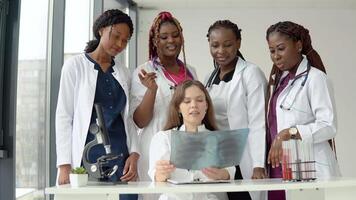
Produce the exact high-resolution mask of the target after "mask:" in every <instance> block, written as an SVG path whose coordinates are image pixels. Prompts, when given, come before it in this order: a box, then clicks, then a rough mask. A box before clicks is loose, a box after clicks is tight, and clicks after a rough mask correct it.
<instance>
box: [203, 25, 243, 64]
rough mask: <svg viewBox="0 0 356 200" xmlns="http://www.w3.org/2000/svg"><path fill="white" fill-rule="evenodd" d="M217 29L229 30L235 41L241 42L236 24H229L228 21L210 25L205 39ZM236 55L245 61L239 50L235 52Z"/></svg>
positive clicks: (239, 31) (239, 30)
mask: <svg viewBox="0 0 356 200" xmlns="http://www.w3.org/2000/svg"><path fill="white" fill-rule="evenodd" d="M219 28H225V29H230V30H231V31H232V32H233V33H234V34H235V36H236V40H241V29H239V27H238V26H237V24H235V23H233V22H231V21H230V20H218V21H216V22H214V24H212V25H211V26H210V27H209V29H208V33H207V34H206V37H207V38H208V39H209V36H210V33H211V32H212V31H213V30H215V29H219ZM237 55H238V56H239V57H241V58H242V59H243V60H245V58H244V57H243V55H242V53H241V52H240V50H237Z"/></svg>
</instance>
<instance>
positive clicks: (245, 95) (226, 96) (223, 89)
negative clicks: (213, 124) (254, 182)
mask: <svg viewBox="0 0 356 200" xmlns="http://www.w3.org/2000/svg"><path fill="white" fill-rule="evenodd" d="M207 37H208V41H209V47H210V53H211V56H212V57H213V62H214V67H215V69H214V71H213V72H212V73H210V74H209V75H208V78H207V79H206V87H207V89H208V91H209V94H210V96H211V98H212V101H213V105H214V110H215V116H216V120H217V125H218V128H219V129H220V130H229V129H238V128H249V130H250V132H249V136H248V142H247V145H246V147H245V151H244V154H243V157H242V160H241V163H240V165H239V166H236V174H235V179H242V178H243V179H250V178H253V179H261V178H265V168H264V166H265V148H266V147H265V135H266V134H265V103H264V102H265V93H266V84H267V81H266V78H265V76H264V74H263V72H262V71H261V70H260V68H259V67H258V66H256V65H254V64H252V63H250V62H248V61H246V60H244V58H243V56H242V54H241V53H240V51H239V49H240V44H241V30H240V29H239V28H238V27H237V25H236V24H235V23H233V22H231V21H229V20H219V21H216V22H215V23H214V24H213V25H211V26H210V28H209V31H208V34H207ZM228 195H229V198H230V199H251V198H252V199H260V198H263V196H264V193H263V192H250V193H248V192H241V193H229V194H228Z"/></svg>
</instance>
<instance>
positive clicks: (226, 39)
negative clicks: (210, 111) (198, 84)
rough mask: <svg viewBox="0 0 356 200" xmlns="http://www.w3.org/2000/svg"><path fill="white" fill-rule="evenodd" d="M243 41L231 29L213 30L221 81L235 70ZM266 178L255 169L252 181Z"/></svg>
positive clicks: (213, 50)
mask: <svg viewBox="0 0 356 200" xmlns="http://www.w3.org/2000/svg"><path fill="white" fill-rule="evenodd" d="M240 46H241V40H240V39H237V38H236V35H235V34H234V32H233V31H232V30H231V29H227V28H217V29H213V30H212V31H211V32H210V35H209V47H210V54H211V56H212V57H213V58H214V60H215V62H216V63H217V64H218V66H219V68H220V77H219V78H220V79H221V80H222V79H223V78H224V76H225V75H226V74H227V73H229V72H231V71H232V70H234V69H235V66H236V62H237V59H236V55H237V51H238V50H239V49H240ZM265 177H266V171H265V169H264V168H263V167H255V168H253V172H252V177H251V178H252V179H262V178H265Z"/></svg>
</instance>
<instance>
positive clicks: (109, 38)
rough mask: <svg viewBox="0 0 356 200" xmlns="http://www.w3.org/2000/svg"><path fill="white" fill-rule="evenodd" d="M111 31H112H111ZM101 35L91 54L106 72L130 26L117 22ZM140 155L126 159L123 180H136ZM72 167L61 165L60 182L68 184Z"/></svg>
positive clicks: (128, 34) (102, 31)
mask: <svg viewBox="0 0 356 200" xmlns="http://www.w3.org/2000/svg"><path fill="white" fill-rule="evenodd" d="M110 32H111V33H110ZM99 34H100V36H101V39H100V43H99V45H98V47H97V48H96V49H95V50H94V51H93V52H91V53H89V56H90V57H91V58H92V59H94V60H95V62H97V63H98V64H99V65H100V67H101V69H102V70H103V71H104V72H106V71H107V70H108V69H109V67H110V66H111V60H112V57H113V56H116V55H117V54H119V53H120V52H122V51H123V50H124V49H125V48H126V45H127V43H128V41H129V39H130V28H129V26H128V25H127V24H123V23H122V24H115V25H113V26H112V27H111V26H107V27H104V28H101V29H100V30H99ZM139 157H140V155H139V154H138V153H136V152H132V153H131V154H130V156H129V157H128V158H127V159H126V162H125V166H124V170H123V174H124V175H123V176H122V177H121V178H120V179H121V181H126V182H127V181H134V180H136V178H137V160H138V159H139ZM71 169H72V166H71V165H70V164H65V165H60V166H59V177H58V184H59V185H62V184H68V183H69V174H70V171H71Z"/></svg>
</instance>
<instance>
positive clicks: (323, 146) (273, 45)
mask: <svg viewBox="0 0 356 200" xmlns="http://www.w3.org/2000/svg"><path fill="white" fill-rule="evenodd" d="M266 39H267V42H268V46H269V50H270V55H271V59H272V61H273V68H272V72H271V74H270V79H269V87H268V89H269V92H268V94H269V96H270V98H269V102H268V111H267V114H268V115H267V124H268V129H267V130H268V135H267V144H268V150H269V153H268V164H269V165H268V167H269V175H270V177H271V178H281V177H282V175H281V167H280V161H281V152H282V149H281V143H282V141H286V140H289V139H291V138H297V139H301V140H311V139H312V140H313V144H314V145H313V146H314V158H315V161H316V177H317V178H321V177H324V178H326V177H331V176H340V171H339V168H338V164H337V162H336V159H335V155H334V153H333V151H332V148H331V146H330V145H329V143H328V141H329V140H331V139H332V138H334V137H335V135H336V113H335V110H334V108H335V107H334V105H333V93H332V91H331V88H330V84H329V81H328V78H327V76H326V73H325V68H324V65H323V63H322V61H321V58H320V56H319V54H318V53H317V52H316V51H315V50H314V49H313V47H312V44H311V38H310V35H309V31H308V30H307V29H305V28H304V27H303V26H301V25H298V24H295V23H293V22H289V21H285V22H279V23H276V24H274V25H272V26H270V27H269V28H268V30H267V35H266ZM268 197H269V199H273V200H279V199H285V193H284V191H273V192H271V191H270V192H269V193H268Z"/></svg>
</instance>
